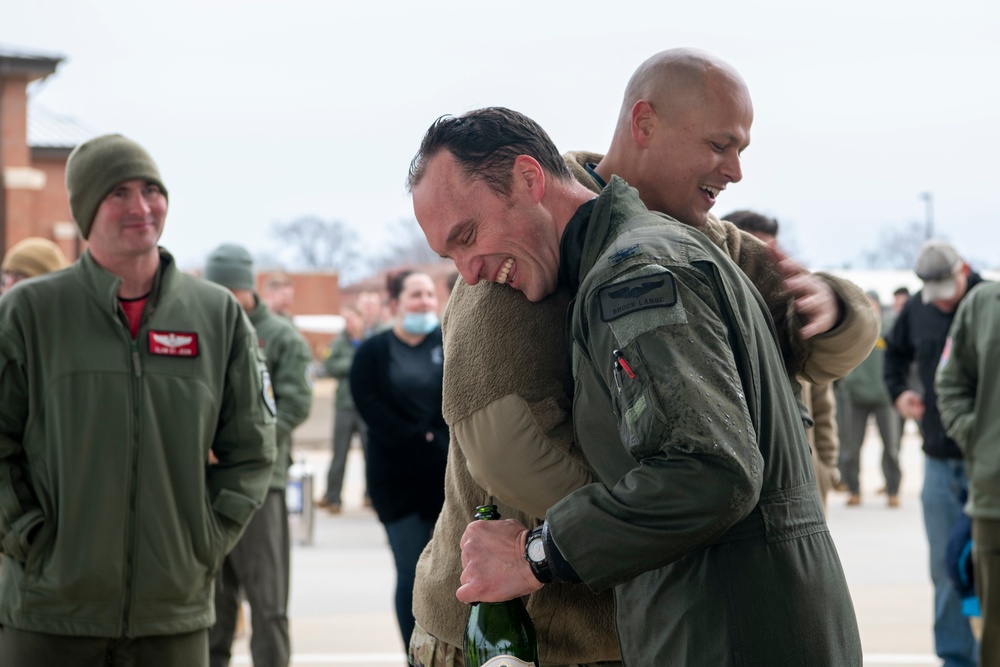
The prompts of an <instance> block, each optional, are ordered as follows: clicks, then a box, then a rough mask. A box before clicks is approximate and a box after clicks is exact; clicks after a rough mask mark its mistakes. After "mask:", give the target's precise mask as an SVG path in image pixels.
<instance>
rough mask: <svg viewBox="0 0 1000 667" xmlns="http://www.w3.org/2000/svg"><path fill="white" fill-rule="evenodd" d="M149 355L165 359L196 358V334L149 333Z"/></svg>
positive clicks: (181, 332)
mask: <svg viewBox="0 0 1000 667" xmlns="http://www.w3.org/2000/svg"><path fill="white" fill-rule="evenodd" d="M149 353H150V354H159V355H163V356H167V357H189V358H194V357H197V356H198V334H196V333H193V332H187V331H150V332H149Z"/></svg>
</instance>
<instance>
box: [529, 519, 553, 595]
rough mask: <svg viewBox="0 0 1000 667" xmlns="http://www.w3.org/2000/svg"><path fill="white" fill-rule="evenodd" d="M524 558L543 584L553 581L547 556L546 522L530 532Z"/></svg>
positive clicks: (536, 577)
mask: <svg viewBox="0 0 1000 667" xmlns="http://www.w3.org/2000/svg"><path fill="white" fill-rule="evenodd" d="M524 560H526V561H528V565H530V566H531V572H532V574H534V575H535V579H538V581H540V582H542V583H543V584H549V583H552V570H551V569H549V561H548V560H547V559H546V558H545V531H544V524H543V525H542V526H539V527H538V528H535V529H534V530H532V531H531V532H530V533H528V540H527V541H526V542H525V544H524Z"/></svg>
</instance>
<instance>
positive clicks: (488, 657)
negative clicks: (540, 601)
mask: <svg viewBox="0 0 1000 667" xmlns="http://www.w3.org/2000/svg"><path fill="white" fill-rule="evenodd" d="M475 518H476V519H479V520H481V521H492V520H496V519H499V518H500V513H499V512H498V511H497V506H496V505H480V506H479V507H477V508H476V516H475ZM463 647H464V649H465V667H532V666H534V667H538V642H537V640H536V639H535V626H534V624H533V623H532V622H531V617H530V616H528V610H527V609H525V608H524V603H523V602H522V601H521V598H514V599H513V600H507V601H506V602H473V603H472V606H471V607H470V608H469V618H468V620H467V621H466V623H465V639H464V641H463Z"/></svg>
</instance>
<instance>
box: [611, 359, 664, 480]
mask: <svg viewBox="0 0 1000 667" xmlns="http://www.w3.org/2000/svg"><path fill="white" fill-rule="evenodd" d="M608 364H609V371H608V372H609V375H610V386H611V397H612V398H611V400H612V404H613V405H614V411H615V417H616V418H617V420H618V434H619V436H620V437H621V441H622V444H623V445H625V447H626V448H627V449H628V451H629V454H630V455H631V456H632V457H633V458H634V459H636V460H637V461H638V460H641V459H643V458H645V457H647V456H651V455H653V454H656V453H658V452H660V451H661V449H662V447H663V443H664V441H665V437H666V427H665V424H664V422H663V420H662V419H661V418H660V415H661V413H662V411H663V410H664V409H667V406H666V404H665V403H664V400H663V397H662V396H660V395H659V392H658V390H657V383H656V382H655V378H654V377H653V372H654V368H653V367H651V366H650V365H649V364H648V363H647V361H646V358H645V356H644V355H643V354H642V350H641V349H640V348H639V347H638V346H637V345H630V346H628V347H627V348H625V349H624V350H618V349H616V350H614V351H613V352H612V355H611V357H610V358H609V359H608Z"/></svg>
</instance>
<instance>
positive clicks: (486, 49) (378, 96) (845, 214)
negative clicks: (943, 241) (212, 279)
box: [0, 0, 1000, 268]
mask: <svg viewBox="0 0 1000 667" xmlns="http://www.w3.org/2000/svg"><path fill="white" fill-rule="evenodd" d="M998 27H1000V3H997V2H996V1H995V0H989V1H986V0H983V1H975V0H958V1H949V2H944V3H941V2H936V3H929V2H913V1H912V0H909V1H897V0H886V1H880V0H863V1H857V0H847V1H845V2H838V3H822V6H820V3H807V2H801V0H794V1H792V0H788V1H786V0H781V1H776V2H761V3H751V2H746V0H740V1H739V2H730V1H728V0H722V1H717V2H712V3H695V2H689V3H684V4H681V3H677V2H666V1H664V0H649V1H643V2H628V1H626V0H622V1H621V2H617V3H608V2H596V1H591V0H577V1H574V2H562V1H551V2H540V1H537V0H536V1H535V2H528V1H522V0H507V1H505V2H502V3H481V2H466V3H454V4H452V3H444V2H436V3H430V2H425V1H423V0H410V1H409V2H388V1H383V2H369V3H358V2H351V3H347V2H339V1H334V0H326V1H319V0H280V1H279V0H171V1H170V2H164V3H155V4H154V3H136V2H129V1H125V0H103V1H98V0H30V1H28V0H4V2H3V4H2V6H0V44H2V45H4V46H8V47H19V48H21V49H23V50H27V51H38V52H41V53H47V54H48V53H52V54H57V55H63V56H65V57H66V59H67V60H66V62H65V63H63V65H62V66H61V67H60V68H59V70H58V71H57V73H56V75H55V76H53V77H51V78H50V79H49V80H48V81H47V82H45V83H44V85H43V86H42V87H41V89H40V90H38V91H37V94H36V98H35V99H36V100H37V102H38V103H39V104H41V105H42V106H44V107H45V108H46V109H47V110H49V111H51V112H55V113H61V114H69V115H72V116H75V117H76V118H77V119H78V120H80V121H82V122H83V123H85V124H87V125H88V126H90V127H92V128H94V129H95V130H97V131H99V132H111V131H114V132H121V133H123V134H126V135H128V136H130V137H132V138H134V139H136V140H137V141H139V142H140V143H142V144H143V145H145V146H146V147H147V148H148V149H149V150H150V152H151V153H152V154H153V156H154V157H155V158H156V160H157V162H158V163H159V165H160V170H161V173H162V174H163V177H164V180H165V181H166V185H167V187H168V188H169V190H170V214H169V216H168V219H167V231H166V233H165V234H164V237H163V244H164V245H165V246H167V247H168V248H169V249H171V250H172V251H173V252H174V253H175V254H176V255H177V256H178V258H179V259H180V261H181V264H182V266H184V267H186V268H191V267H195V266H198V265H199V264H200V262H201V261H202V259H203V257H204V256H205V255H206V254H207V253H208V252H209V251H210V250H211V249H212V248H214V247H215V246H216V245H218V244H219V243H221V242H224V241H236V242H241V243H244V244H245V245H247V246H248V247H250V248H251V249H252V250H253V251H255V252H263V251H268V249H269V246H271V247H273V246H274V244H275V242H274V240H273V239H272V238H271V237H270V236H269V235H268V234H267V230H268V228H269V226H270V224H271V223H272V222H274V221H287V220H291V219H293V218H295V217H298V216H301V215H307V214H316V215H319V216H321V217H324V218H338V219H341V220H343V221H344V222H345V223H347V224H348V225H350V226H352V227H354V228H356V229H358V230H359V232H360V233H361V234H362V236H363V238H364V239H366V240H367V242H368V243H370V244H372V245H375V244H378V243H380V242H382V241H384V240H385V237H386V232H385V230H386V228H387V227H389V226H390V223H394V222H396V221H398V220H400V219H402V218H409V217H412V209H411V206H410V200H409V197H408V196H407V194H406V192H405V189H404V186H403V182H404V178H405V175H406V170H407V167H408V165H409V161H410V158H411V157H412V156H413V153H414V152H415V151H416V149H417V146H418V144H419V142H420V138H421V136H422V135H423V132H424V131H425V130H426V128H427V127H428V125H429V124H430V123H431V122H432V121H433V120H434V119H435V118H436V117H438V116H440V115H442V114H445V113H454V114H457V113H462V112H464V111H467V110H469V109H474V108H477V107H481V106H487V105H503V106H508V107H511V108H514V109H517V110H519V111H522V112H524V113H526V114H528V115H529V116H531V117H533V118H534V119H535V120H537V121H538V122H539V123H540V124H541V125H542V126H543V127H545V128H546V129H547V130H548V131H549V133H550V134H551V135H552V138H553V139H554V140H555V142H556V144H557V145H558V146H559V148H560V149H561V150H564V151H565V150H572V149H590V150H596V151H604V150H605V149H606V148H607V145H608V143H609V141H610V138H611V132H612V129H613V125H614V121H615V119H616V117H617V113H618V107H619V104H620V102H621V95H622V92H623V90H624V87H625V83H626V81H627V80H628V78H629V76H630V75H631V73H632V72H633V70H634V69H635V68H636V66H638V65H639V63H640V62H642V61H643V60H644V59H645V58H647V57H648V56H649V55H652V54H653V53H655V52H656V51H659V50H661V49H664V48H670V47H674V46H694V47H699V48H703V49H706V50H709V51H711V52H713V53H716V54H717V55H719V56H721V57H722V58H724V59H726V60H728V61H729V62H730V63H732V64H733V65H734V66H735V67H736V68H737V69H739V70H740V72H741V73H742V74H743V76H744V78H745V79H746V81H747V83H748V85H749V87H750V91H751V94H752V96H753V100H754V107H755V121H754V126H753V131H752V139H753V142H752V145H751V146H750V148H749V149H748V150H747V152H746V153H745V154H744V179H743V181H742V182H741V183H739V184H736V185H732V186H730V188H729V189H728V190H727V191H726V192H725V193H723V195H722V196H721V197H720V199H719V202H718V203H717V204H716V207H715V212H716V213H719V214H724V213H727V212H729V211H731V210H733V209H736V208H754V209H757V210H761V211H764V212H768V213H770V214H773V215H776V216H777V217H778V218H779V219H780V220H781V221H782V222H783V223H785V224H787V225H788V227H789V229H790V232H791V234H792V241H793V243H794V250H795V251H796V252H797V254H798V256H799V258H800V259H802V260H803V261H805V262H807V263H809V264H811V265H813V266H814V267H820V266H840V265H843V264H845V263H848V262H857V261H858V260H859V259H860V256H861V253H862V251H864V250H868V249H871V248H873V247H874V246H876V245H877V242H878V239H879V231H880V230H881V229H882V228H884V227H902V226H903V225H906V224H908V223H911V222H914V221H923V220H924V216H925V208H924V202H923V200H922V199H921V198H920V193H921V192H931V193H933V197H934V220H935V228H936V231H938V232H939V233H940V234H941V235H944V236H946V237H948V238H950V239H951V240H952V241H953V242H955V243H956V245H958V247H959V249H960V251H962V252H963V253H965V254H966V255H967V256H968V257H971V258H973V259H974V260H977V262H978V267H977V268H996V267H1000V243H998V238H1000V231H998V224H997V223H998V222H1000V194H998V188H997V184H996V181H997V177H998V175H1000V174H998V171H1000V170H998V160H1000V85H998V84H997V80H998V74H997V70H998V66H1000V39H997V37H996V31H997V28H998Z"/></svg>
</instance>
